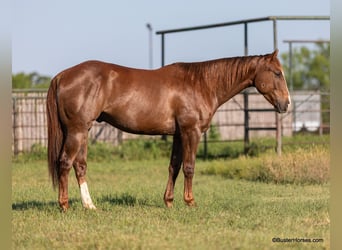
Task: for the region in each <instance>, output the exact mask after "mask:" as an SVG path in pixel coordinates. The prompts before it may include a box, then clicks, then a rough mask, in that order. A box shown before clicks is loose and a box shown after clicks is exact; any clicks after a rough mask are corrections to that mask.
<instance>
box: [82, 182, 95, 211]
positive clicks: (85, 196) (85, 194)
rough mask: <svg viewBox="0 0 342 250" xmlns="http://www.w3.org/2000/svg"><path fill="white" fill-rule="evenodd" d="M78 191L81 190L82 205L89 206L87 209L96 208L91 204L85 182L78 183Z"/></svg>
mask: <svg viewBox="0 0 342 250" xmlns="http://www.w3.org/2000/svg"><path fill="white" fill-rule="evenodd" d="M80 191H81V199H82V204H83V207H84V208H89V209H96V207H95V206H94V204H93V201H92V200H91V197H90V194H89V190H88V185H87V182H83V183H82V184H81V185H80Z"/></svg>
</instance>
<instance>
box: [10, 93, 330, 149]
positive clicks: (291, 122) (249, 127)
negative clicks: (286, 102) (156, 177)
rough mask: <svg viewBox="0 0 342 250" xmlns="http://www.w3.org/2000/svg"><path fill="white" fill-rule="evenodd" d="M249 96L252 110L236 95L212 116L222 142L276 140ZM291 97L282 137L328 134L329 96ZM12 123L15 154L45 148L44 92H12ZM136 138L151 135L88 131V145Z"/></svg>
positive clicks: (269, 114)
mask: <svg viewBox="0 0 342 250" xmlns="http://www.w3.org/2000/svg"><path fill="white" fill-rule="evenodd" d="M248 95H249V97H248V100H249V107H252V108H250V109H248V110H246V109H245V107H244V98H243V94H239V95H236V96H235V97H233V98H232V99H231V100H230V101H229V102H227V103H225V104H224V105H222V106H221V107H220V108H219V109H218V110H217V112H216V114H215V115H214V117H213V120H212V125H213V126H215V128H216V129H217V130H218V132H219V134H220V140H221V141H236V140H245V136H246V131H247V133H248V137H249V138H253V137H264V136H268V137H275V130H276V125H275V124H276V115H275V112H274V111H273V109H272V107H271V105H270V104H269V103H268V102H267V101H266V100H265V99H264V98H263V97H262V96H261V95H259V94H256V93H249V94H248ZM291 96H292V106H291V110H290V111H289V112H288V113H286V114H284V115H282V116H281V128H282V131H281V132H282V135H283V136H292V134H293V133H296V132H298V131H301V130H303V129H305V130H308V131H317V132H318V133H320V134H322V133H324V132H329V129H330V121H329V113H330V109H329V94H328V93H320V92H295V93H292V95H291ZM246 111H248V112H247V113H246ZM246 116H247V117H246ZM246 119H247V120H246ZM12 123H13V126H12V135H13V141H12V152H13V154H14V155H17V154H19V153H20V152H25V151H26V152H27V151H30V150H31V149H32V147H33V146H34V145H36V144H40V145H42V146H47V121H46V91H38V92H36V91H13V93H12ZM137 137H150V136H141V135H133V134H129V133H125V132H122V131H120V130H119V129H116V128H114V127H112V126H110V125H108V124H106V123H98V122H94V124H93V127H92V129H91V130H90V131H89V139H90V142H91V143H94V142H96V141H101V142H108V143H111V144H113V145H118V144H120V143H121V142H122V141H124V140H128V139H133V138H137ZM203 142H205V143H209V144H210V143H211V141H210V139H208V138H206V137H203ZM206 147H207V145H206Z"/></svg>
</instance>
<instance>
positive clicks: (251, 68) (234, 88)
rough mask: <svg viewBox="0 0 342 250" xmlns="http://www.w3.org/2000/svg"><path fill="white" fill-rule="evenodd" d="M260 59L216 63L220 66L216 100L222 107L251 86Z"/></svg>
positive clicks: (244, 58) (246, 58)
mask: <svg viewBox="0 0 342 250" xmlns="http://www.w3.org/2000/svg"><path fill="white" fill-rule="evenodd" d="M259 59H260V57H255V56H254V57H236V58H227V59H224V60H222V61H220V62H218V63H220V64H222V65H220V66H219V67H220V68H222V70H221V71H220V73H221V74H224V77H218V78H217V82H216V98H217V102H218V105H219V106H220V105H222V104H223V103H225V102H227V101H228V100H229V99H230V98H232V97H233V96H235V95H236V94H238V93H240V92H241V91H242V90H244V89H246V88H248V87H250V86H252V85H253V82H254V78H255V75H256V65H257V63H258V60H259Z"/></svg>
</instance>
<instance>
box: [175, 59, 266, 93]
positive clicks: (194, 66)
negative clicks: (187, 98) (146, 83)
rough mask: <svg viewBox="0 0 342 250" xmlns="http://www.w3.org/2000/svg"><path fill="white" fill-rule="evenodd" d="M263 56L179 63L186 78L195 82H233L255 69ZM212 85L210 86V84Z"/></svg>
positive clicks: (229, 83)
mask: <svg viewBox="0 0 342 250" xmlns="http://www.w3.org/2000/svg"><path fill="white" fill-rule="evenodd" d="M262 57H263V56H243V57H231V58H221V59H215V60H211V61H204V62H194V63H177V65H178V67H180V68H181V69H182V71H183V73H184V80H185V81H187V82H192V83H193V84H198V83H201V84H208V85H211V83H213V82H215V83H217V84H220V83H221V84H222V83H225V84H228V85H231V84H233V83H234V82H235V81H236V80H239V79H241V78H242V77H243V76H245V75H246V74H248V73H249V72H250V71H251V70H255V68H256V65H257V64H258V62H259V60H260V59H261V58H262ZM207 79H210V81H206V80H207ZM208 87H210V86H208Z"/></svg>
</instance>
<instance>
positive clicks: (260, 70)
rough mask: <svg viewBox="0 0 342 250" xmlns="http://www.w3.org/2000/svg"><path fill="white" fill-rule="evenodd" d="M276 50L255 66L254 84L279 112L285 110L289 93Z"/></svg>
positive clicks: (288, 100)
mask: <svg viewBox="0 0 342 250" xmlns="http://www.w3.org/2000/svg"><path fill="white" fill-rule="evenodd" d="M277 55H278V50H275V51H274V52H273V53H272V54H269V55H266V56H265V57H264V59H263V61H261V63H260V64H259V65H258V66H257V70H256V76H255V79H254V86H255V87H256V88H257V90H258V91H259V92H260V93H261V94H262V95H263V96H264V97H265V98H266V100H267V101H269V102H270V103H271V104H272V105H273V106H274V107H275V109H276V110H277V111H278V112H279V113H284V112H286V111H287V108H288V105H289V104H290V102H291V101H290V94H289V91H288V89H287V85H286V80H285V75H284V71H283V68H282V66H281V64H280V62H279V60H278V58H277Z"/></svg>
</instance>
